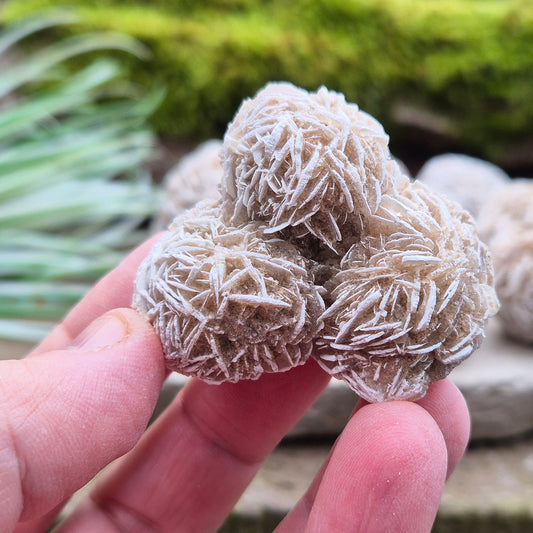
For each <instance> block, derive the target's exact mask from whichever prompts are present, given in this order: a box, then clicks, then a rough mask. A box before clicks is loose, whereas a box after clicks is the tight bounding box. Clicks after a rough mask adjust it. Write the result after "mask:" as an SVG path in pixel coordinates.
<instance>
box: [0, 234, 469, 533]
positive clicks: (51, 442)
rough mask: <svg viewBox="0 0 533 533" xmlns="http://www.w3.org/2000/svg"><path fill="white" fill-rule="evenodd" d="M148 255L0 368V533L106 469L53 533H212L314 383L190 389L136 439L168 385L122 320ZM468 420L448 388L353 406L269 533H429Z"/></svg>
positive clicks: (286, 380) (146, 334)
mask: <svg viewBox="0 0 533 533" xmlns="http://www.w3.org/2000/svg"><path fill="white" fill-rule="evenodd" d="M152 244H153V243H151V242H148V243H146V244H145V245H143V246H141V247H140V248H138V249H137V250H135V251H134V252H133V253H132V254H130V256H128V258H126V259H125V260H124V261H123V263H122V264H121V265H120V266H119V267H117V268H116V269H115V270H114V271H112V272H111V273H110V274H108V275H107V276H106V277H105V278H103V279H102V280H101V281H100V282H99V283H98V284H97V285H96V286H95V287H94V288H93V289H92V291H91V292H90V293H89V294H88V295H87V296H86V297H85V298H84V299H83V300H82V301H81V302H80V303H79V304H78V305H77V306H76V307H75V308H74V309H73V310H72V311H71V312H70V313H69V314H68V315H67V317H66V318H65V320H64V321H63V323H62V324H61V325H60V326H58V327H57V328H56V329H55V330H54V331H53V332H52V333H51V334H50V336H49V337H48V338H47V339H46V340H45V341H44V342H43V343H42V344H41V345H40V346H39V347H37V348H36V349H35V350H34V351H33V352H32V353H30V354H29V355H28V356H27V357H26V358H25V359H23V360H21V361H16V360H10V361H3V362H0V509H1V510H2V512H1V514H0V532H1V533H7V532H11V531H15V532H17V533H22V532H24V533H36V532H44V531H46V530H47V528H48V527H49V526H50V524H51V523H52V522H53V520H54V518H55V517H56V516H57V513H58V512H59V510H60V508H61V506H62V505H63V503H64V502H65V501H66V500H67V499H68V497H69V496H70V495H71V494H72V493H73V492H74V491H75V490H77V489H78V488H79V487H81V486H82V485H84V484H85V483H86V482H88V481H89V480H90V479H91V478H93V477H94V476H95V475H96V474H97V473H98V472H100V471H101V470H102V469H103V468H104V467H105V466H106V465H108V464H109V463H110V462H112V461H113V460H114V459H116V458H119V459H118V460H117V461H115V463H114V464H113V465H112V466H111V467H110V468H109V469H107V470H106V471H105V472H104V473H103V474H102V475H101V476H100V477H99V479H98V481H97V482H96V486H95V488H94V489H93V491H92V492H91V493H90V495H89V496H88V497H87V498H86V500H85V501H83V502H82V503H81V504H80V505H79V507H78V508H77V509H76V510H75V511H74V513H73V514H72V515H70V516H69V518H68V519H66V520H65V521H63V522H62V523H61V525H60V526H59V527H58V529H57V530H56V531H58V532H60V533H74V532H75V533H84V532H87V533H90V532H94V531H98V532H100V533H118V532H126V531H127V532H128V533H147V532H157V533H167V532H168V533H176V532H183V533H204V532H214V531H216V529H217V528H218V527H219V526H220V525H221V524H222V523H223V521H224V519H225V518H226V517H227V515H228V514H229V513H230V511H231V509H232V508H233V506H234V505H235V503H236V502H237V500H238V498H239V496H240V495H241V494H242V492H243V491H244V489H245V488H246V486H247V485H248V484H249V482H250V481H251V479H252V478H253V477H254V475H255V474H256V472H257V471H258V469H259V468H260V466H261V464H262V463H263V461H264V460H265V458H266V457H267V455H268V454H269V453H270V452H271V451H272V449H273V448H274V447H275V446H276V445H277V444H278V443H279V441H280V440H281V439H282V437H283V436H284V435H285V434H286V433H287V431H288V430H289V429H290V428H291V427H292V426H293V425H294V424H295V423H296V421H297V420H298V419H299V418H300V417H301V416H302V415H303V414H304V413H305V411H306V410H307V409H308V408H309V406H310V405H311V404H312V403H313V401H314V400H315V399H316V398H317V396H318V395H319V394H320V393H321V392H322V391H323V389H324V387H325V386H326V385H327V382H328V380H329V377H328V376H327V375H326V374H325V373H324V372H323V371H322V370H320V368H319V367H318V365H316V364H315V363H314V362H313V361H310V362H308V363H307V364H305V365H303V366H301V367H298V368H295V369H293V370H291V371H289V372H285V373H281V374H270V375H265V376H264V377H262V378H261V379H259V380H258V381H253V382H252V381H242V382H240V383H237V384H222V385H219V386H214V385H208V384H206V383H203V382H201V381H199V380H194V379H192V380H190V381H189V383H188V384H187V386H186V387H185V389H184V390H183V391H182V392H181V393H180V394H179V395H178V396H177V397H176V399H175V400H174V402H173V403H172V404H171V405H170V406H169V407H168V408H167V410H166V411H165V412H164V413H163V414H162V415H161V416H160V417H159V418H158V420H157V421H156V422H155V423H154V424H151V425H150V427H149V428H148V429H146V425H147V423H148V420H149V418H150V416H151V414H152V411H153V409H154V406H155V402H156V400H157V397H158V394H159V391H160V388H161V385H162V383H163V380H164V379H165V377H166V375H167V371H166V370H165V365H164V360H163V354H162V351H161V345H160V343H159V340H158V338H157V336H156V334H155V333H154V331H153V329H152V328H151V326H150V325H149V324H148V323H147V322H146V321H145V320H144V319H143V318H142V317H141V316H140V315H138V314H137V313H136V312H135V311H133V310H131V309H129V308H128V306H129V304H130V301H131V296H132V287H133V279H134V276H135V272H136V270H137V267H138V265H139V263H140V261H141V260H142V259H143V258H144V257H145V255H146V254H147V252H148V250H149V249H150V247H151V245H152ZM468 434H469V417H468V411H467V408H466V405H465V402H464V399H463V397H462V396H461V394H460V392H459V391H458V390H457V388H456V387H455V386H454V385H453V384H452V383H451V382H450V381H448V380H443V381H440V382H438V383H435V384H434V385H433V386H432V387H431V388H430V390H429V392H428V394H427V395H426V396H425V398H424V399H422V400H420V401H418V402H416V403H411V402H388V403H384V404H374V405H371V404H367V403H365V402H362V401H360V402H359V404H358V405H357V407H356V409H355V411H354V413H353V414H352V416H351V418H350V420H349V421H348V423H347V425H346V427H345V429H344V431H343V432H342V434H341V436H340V437H339V438H338V439H337V441H336V443H335V445H334V446H333V448H332V451H331V453H330V455H329V458H328V459H327V461H326V463H325V464H324V465H323V466H322V468H321V469H320V471H319V473H318V475H317V476H316V478H315V480H314V481H313V483H312V484H311V486H310V487H309V489H308V490H307V492H306V493H305V495H304V496H303V497H302V499H301V500H300V501H299V503H298V504H297V505H296V506H295V507H294V509H293V510H292V511H291V512H290V513H289V514H288V515H287V517H286V518H285V519H284V520H283V522H282V523H281V524H280V525H279V527H278V528H277V529H276V532H277V533H299V532H310V533H322V532H324V533H331V532H332V531H335V532H337V533H344V532H361V533H363V532H364V533H386V532H397V531H401V532H403V533H427V532H429V531H430V530H431V526H432V524H433V521H434V519H435V515H436V512H437V509H438V506H439V502H440V498H441V495H442V490H443V487H444V483H445V480H446V478H447V476H449V475H450V473H451V472H452V471H453V470H454V468H455V467H456V465H457V463H458V462H459V460H460V458H461V456H462V455H463V453H464V450H465V447H466V444H467V440H468Z"/></svg>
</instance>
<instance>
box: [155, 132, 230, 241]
mask: <svg viewBox="0 0 533 533" xmlns="http://www.w3.org/2000/svg"><path fill="white" fill-rule="evenodd" d="M221 148H222V141H219V140H217V139H211V140H210V141H206V142H204V143H202V144H200V145H199V146H198V147H197V148H196V149H195V150H193V151H192V152H191V153H189V154H187V155H186V156H184V157H183V158H182V159H180V161H179V162H178V163H177V164H176V165H175V166H174V167H172V168H171V169H170V170H169V171H168V173H167V174H166V175H165V177H164V179H163V184H162V185H163V187H162V189H163V200H162V205H161V208H160V210H159V216H158V217H157V218H156V220H155V222H154V230H155V231H160V230H163V229H166V228H167V227H168V225H169V224H170V223H171V222H172V221H173V220H174V218H176V216H178V215H181V213H183V212H185V211H187V209H190V208H191V207H193V206H194V205H195V204H197V203H198V201H200V200H216V199H218V198H220V193H219V191H218V187H219V185H220V180H221V179H222V166H221V164H220V159H219V154H220V149H221Z"/></svg>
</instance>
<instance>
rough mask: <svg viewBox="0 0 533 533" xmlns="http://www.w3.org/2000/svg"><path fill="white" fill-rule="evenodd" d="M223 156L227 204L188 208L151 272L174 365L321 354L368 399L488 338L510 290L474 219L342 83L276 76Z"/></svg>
mask: <svg viewBox="0 0 533 533" xmlns="http://www.w3.org/2000/svg"><path fill="white" fill-rule="evenodd" d="M221 161H222V169H223V177H222V184H221V193H222V198H221V201H220V204H209V205H204V206H203V207H202V206H199V207H197V208H196V209H193V210H192V211H191V212H190V213H189V214H186V215H183V216H182V217H180V218H178V219H176V220H175V221H174V223H173V224H172V225H171V227H170V233H169V234H168V235H167V236H166V237H164V238H163V239H162V240H161V241H160V243H159V244H158V245H157V246H156V247H155V249H154V251H153V252H152V254H151V255H150V257H148V258H147V260H146V261H145V262H144V263H143V265H142V266H141V268H140V271H139V275H138V278H137V289H136V296H135V300H134V305H135V306H136V307H137V308H138V309H140V310H141V311H142V312H143V313H144V314H145V315H146V316H147V317H148V318H149V319H150V320H151V321H152V323H153V324H154V325H155V327H156V329H157V331H158V332H159V335H160V336H161V338H162V341H163V346H164V348H165V352H166V354H167V359H168V361H169V365H170V366H171V368H173V369H176V370H179V371H180V372H182V373H185V374H187V375H195V376H198V377H201V378H203V379H207V380H209V381H212V382H220V381H236V380H238V379H242V378H257V377H259V376H260V375H261V374H262V373H263V372H273V371H279V370H287V369H289V368H290V367H292V366H295V365H297V364H300V363H303V362H304V361H305V360H306V359H307V358H308V357H309V355H310V354H311V352H313V356H315V357H316V358H317V359H318V361H319V363H320V364H321V365H322V366H323V368H325V369H326V370H327V371H328V372H330V373H331V374H333V375H334V376H335V377H338V378H341V379H344V380H346V382H347V383H348V384H349V385H350V386H351V387H352V388H353V389H354V390H355V391H356V392H357V393H359V395H361V396H362V397H363V398H365V399H367V400H370V401H384V400H392V399H416V398H420V397H421V396H423V395H424V393H425V392H426V390H427V387H428V386H429V384H430V383H432V382H433V381H435V380H437V379H441V378H442V377H444V376H445V375H447V374H448V372H449V371H450V370H451V369H452V368H453V367H455V366H456V365H457V364H459V363H460V362H461V361H462V360H463V359H464V358H466V357H467V356H468V355H470V353H471V352H472V351H473V350H474V349H475V348H476V347H477V346H478V345H479V343H480V342H481V339H482V337H483V328H484V325H485V323H486V321H487V319H488V317H489V315H490V314H491V313H493V312H494V311H495V310H496V308H497V300H496V298H495V295H494V289H493V287H492V267H491V263H490V261H489V257H488V253H487V248H486V247H485V245H483V244H482V243H481V242H480V241H479V239H478V236H477V233H476V228H475V226H474V223H473V221H472V218H471V216H470V215H469V214H468V213H467V212H466V211H465V210H464V209H462V208H461V207H460V206H459V205H458V204H456V203H454V202H451V201H449V200H445V199H443V198H441V197H440V196H438V195H437V194H436V193H432V192H431V191H430V190H429V189H428V188H427V187H425V186H424V185H422V184H419V183H416V182H414V183H413V182H411V181H410V179H409V178H408V177H407V176H405V175H403V174H402V172H401V170H400V167H399V165H398V164H397V163H396V162H395V161H394V160H393V159H392V157H391V155H390V153H389V149H388V137H387V135H386V134H385V132H384V131H383V128H382V127H381V125H380V124H379V123H378V122H376V121H375V120H374V119H373V118H372V117H370V116H369V115H367V114H366V113H364V112H362V111H360V110H359V109H358V108H357V106H355V105H354V104H348V103H346V102H345V100H344V97H343V96H342V95H340V94H337V93H334V92H330V91H327V90H326V89H320V90H319V91H318V92H317V93H308V92H307V91H303V90H300V89H297V88H296V87H294V86H292V85H289V84H285V83H276V84H271V85H268V86H267V87H266V88H264V89H263V90H262V91H260V92H259V93H258V95H257V96H256V97H255V98H254V99H252V100H248V101H246V102H244V103H243V105H242V106H241V108H240V110H239V111H238V112H237V115H236V117H235V119H234V121H233V122H232V123H231V124H230V125H229V127H228V130H227V132H226V135H225V137H224V143H223V148H222V151H221Z"/></svg>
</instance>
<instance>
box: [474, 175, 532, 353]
mask: <svg viewBox="0 0 533 533" xmlns="http://www.w3.org/2000/svg"><path fill="white" fill-rule="evenodd" d="M478 225H479V229H480V233H481V235H482V237H483V238H484V239H486V241H487V243H488V244H489V247H490V249H491V253H492V256H493V258H494V270H495V279H496V292H497V294H498V298H499V299H500V303H501V308H500V313H499V315H498V316H499V318H500V320H501V321H502V323H503V326H504V329H505V331H506V332H507V333H508V334H509V335H511V336H512V337H514V338H516V339H517V340H520V341H523V342H527V343H533V183H531V181H529V180H516V181H513V182H511V183H509V184H508V185H507V186H506V187H505V188H503V189H502V190H500V191H499V193H498V194H497V195H495V196H494V197H492V198H491V199H490V201H488V202H487V203H486V204H485V205H484V206H483V208H482V209H481V211H480V215H479V220H478Z"/></svg>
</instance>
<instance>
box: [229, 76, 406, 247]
mask: <svg viewBox="0 0 533 533" xmlns="http://www.w3.org/2000/svg"><path fill="white" fill-rule="evenodd" d="M222 164H223V168H224V179H223V181H222V194H223V196H224V207H225V212H226V213H227V216H229V219H230V220H231V222H232V223H241V222H243V221H244V220H260V221H263V222H264V223H265V224H266V225H267V229H266V231H267V232H270V233H273V232H277V231H280V230H283V229H285V228H291V229H292V230H293V232H294V233H295V234H296V235H297V236H298V237H302V236H304V235H306V234H308V233H310V234H311V235H314V236H315V237H317V238H318V239H319V240H321V241H322V242H324V243H325V244H326V245H327V246H329V247H330V248H332V249H335V248H336V247H337V246H338V243H340V242H342V240H343V238H345V237H347V235H346V233H347V232H349V233H356V232H358V231H359V229H360V226H361V217H362V216H363V217H364V216H365V215H368V214H370V213H373V212H375V211H376V210H377V208H378V206H379V202H380V198H381V195H382V194H383V193H385V192H387V191H390V190H393V189H394V187H395V184H396V180H397V179H398V178H399V177H400V176H401V173H400V169H399V166H398V164H397V163H396V162H395V161H393V160H392V159H391V157H390V154H389V151H388V137H387V135H386V134H385V132H384V131H383V127H382V126H381V124H379V122H377V121H376V120H375V119H374V118H372V117H371V116H369V115H367V114H366V113H364V112H363V111H360V110H359V108H358V107H357V106H356V105H355V104H347V103H346V102H345V100H344V97H343V96H342V95H340V94H338V93H335V92H331V91H327V90H326V89H321V90H319V91H318V92H317V93H308V92H306V91H302V90H299V89H296V88H295V87H294V86H292V85H289V84H282V83H278V84H271V85H268V86H267V87H266V88H265V89H264V90H263V91H261V92H260V93H259V94H258V95H257V96H256V98H254V99H253V100H249V101H246V102H245V103H244V104H243V105H242V106H241V109H240V110H239V112H238V113H237V115H236V117H235V119H234V121H233V122H232V123H231V124H230V125H229V127H228V130H227V132H226V135H225V137H224V148H223V156H222Z"/></svg>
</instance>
